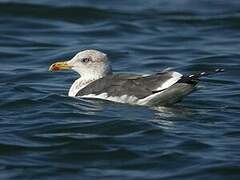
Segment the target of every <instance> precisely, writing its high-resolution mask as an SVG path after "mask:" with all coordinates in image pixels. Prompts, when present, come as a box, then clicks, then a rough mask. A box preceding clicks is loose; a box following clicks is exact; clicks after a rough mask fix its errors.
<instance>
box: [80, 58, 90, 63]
mask: <svg viewBox="0 0 240 180" xmlns="http://www.w3.org/2000/svg"><path fill="white" fill-rule="evenodd" d="M81 61H82V62H83V63H87V62H89V61H90V58H83V59H81Z"/></svg>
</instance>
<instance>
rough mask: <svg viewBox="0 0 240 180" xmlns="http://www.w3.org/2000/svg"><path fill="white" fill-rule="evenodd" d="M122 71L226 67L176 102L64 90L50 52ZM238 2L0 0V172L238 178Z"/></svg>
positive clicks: (66, 83)
mask: <svg viewBox="0 0 240 180" xmlns="http://www.w3.org/2000/svg"><path fill="white" fill-rule="evenodd" d="M89 48H91V49H98V50H101V51H104V52H105V53H107V54H108V55H109V58H110V59H111V61H112V64H113V69H114V71H115V72H138V73H155V72H159V71H161V70H163V69H165V68H168V67H171V68H173V69H175V70H177V71H179V72H181V73H185V74H190V73H192V72H196V71H201V70H206V69H213V68H216V67H221V68H225V69H226V71H225V72H224V73H221V74H217V75H214V76H209V77H206V78H203V79H202V82H201V83H200V85H199V87H198V90H197V91H196V92H194V93H193V94H191V95H190V96H188V97H187V98H185V99H184V101H182V102H181V103H178V104H176V105H173V106H169V107H159V108H150V107H140V106H130V105H125V104H117V103H111V102H104V101H96V100H81V99H75V98H71V97H68V96H67V92H68V89H69V87H70V85H71V84H72V82H73V81H74V80H75V79H76V78H77V77H78V75H77V74H76V73H74V72H59V73H51V72H48V67H49V65H50V64H51V63H53V62H55V61H57V60H62V59H68V58H71V57H72V56H73V55H74V54H75V53H77V52H78V51H80V50H84V49H89ZM239 59H240V1H234V0H228V1H226V0H218V1H217V0H212V1H207V0H198V1H193V0H182V1H179V0H161V1H160V0H159V1H158V0H151V1H147V0H132V1H130V0H129V1H126V0H124V1H107V0H101V1H97V0H92V1H87V0H82V1H74V0H71V1H58V0H51V1H49V0H43V1H33V0H25V1H23V0H22V1H20V0H18V1H17V0H16V1H14V0H1V1H0V62H1V66H0V89H1V93H0V133H1V135H0V179H4V180H5V179H24V180H25V179H44V180H45V179H56V180H60V179H64V180H65V179H71V180H74V179H104V180H105V179H119V180H120V179H121V180H122V179H131V180H132V179H184V180H185V179H199V180H200V179H204V178H205V179H218V180H225V179H236V180H238V179H240V141H239V139H240V119H239V116H240V113H239V111H240V85H239V83H240V80H239V79H240V78H239V77H240V60H239Z"/></svg>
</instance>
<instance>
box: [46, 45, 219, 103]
mask: <svg viewBox="0 0 240 180" xmlns="http://www.w3.org/2000/svg"><path fill="white" fill-rule="evenodd" d="M69 69H71V70H74V71H76V72H77V73H78V74H79V75H80V77H79V78H78V79H77V80H75V81H74V83H73V84H72V86H71V88H70V90H69V92H68V95H69V96H71V97H81V98H95V99H104V100H109V101H114V102H119V103H128V104H133V105H144V106H159V105H169V104H174V103H177V102H179V101H181V100H182V99H183V98H184V97H185V96H187V95H188V94H190V93H191V92H193V91H194V90H195V89H196V85H197V84H198V82H199V78H200V77H202V76H207V75H210V74H213V73H218V72H223V71H224V69H220V68H219V69H215V70H214V71H208V72H207V71H206V72H200V73H195V74H191V75H182V74H181V73H179V72H175V71H162V72H159V73H155V74H151V75H138V74H124V73H122V74H113V72H112V68H111V64H110V62H109V60H108V57H107V54H105V53H103V52H100V51H98V50H84V51H80V52H79V53H77V54H76V55H75V56H74V57H73V58H72V59H70V60H68V61H62V62H56V63H54V64H52V65H51V66H50V67H49V71H60V70H69Z"/></svg>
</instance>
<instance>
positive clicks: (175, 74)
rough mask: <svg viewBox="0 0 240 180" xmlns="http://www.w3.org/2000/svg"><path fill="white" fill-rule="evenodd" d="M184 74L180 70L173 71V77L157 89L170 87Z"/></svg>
mask: <svg viewBox="0 0 240 180" xmlns="http://www.w3.org/2000/svg"><path fill="white" fill-rule="evenodd" d="M182 76H183V75H182V74H180V73H178V72H172V77H171V78H170V79H168V80H167V81H166V82H164V83H163V84H162V85H161V86H160V87H158V88H157V89H156V90H155V91H161V90H164V89H167V88H169V87H170V86H172V85H173V84H175V83H176V82H177V81H178V80H179V79H181V77H182Z"/></svg>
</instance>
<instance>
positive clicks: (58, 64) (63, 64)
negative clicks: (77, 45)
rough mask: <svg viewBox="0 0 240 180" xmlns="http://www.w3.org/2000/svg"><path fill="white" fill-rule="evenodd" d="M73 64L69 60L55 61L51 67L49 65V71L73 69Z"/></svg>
mask: <svg viewBox="0 0 240 180" xmlns="http://www.w3.org/2000/svg"><path fill="white" fill-rule="evenodd" d="M71 68H72V66H70V65H69V64H68V63H67V61H63V62H56V63H53V64H52V65H51V66H50V67H49V71H61V70H67V69H71Z"/></svg>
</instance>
